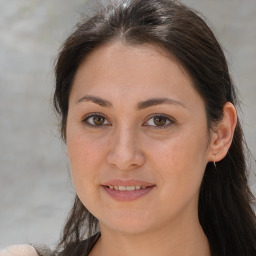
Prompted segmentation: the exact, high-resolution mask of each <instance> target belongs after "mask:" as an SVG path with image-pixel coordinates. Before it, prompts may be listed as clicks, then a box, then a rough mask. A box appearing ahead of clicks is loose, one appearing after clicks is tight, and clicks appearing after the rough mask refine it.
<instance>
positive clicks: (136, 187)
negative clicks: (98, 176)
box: [102, 180, 156, 201]
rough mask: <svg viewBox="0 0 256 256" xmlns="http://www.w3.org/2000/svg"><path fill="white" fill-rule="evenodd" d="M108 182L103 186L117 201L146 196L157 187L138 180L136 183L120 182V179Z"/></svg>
mask: <svg viewBox="0 0 256 256" xmlns="http://www.w3.org/2000/svg"><path fill="white" fill-rule="evenodd" d="M108 183H109V184H104V185H102V188H103V190H104V191H105V192H106V193H107V194H108V195H109V196H110V197H111V198H112V199H114V200H117V201H131V200H135V199H138V198H141V197H144V196H146V195H147V194H149V193H150V192H151V191H152V190H153V189H154V188H155V187H156V185H154V184H150V183H145V182H140V184H138V183H139V182H138V181H136V182H134V183H136V184H132V182H131V181H129V182H120V180H118V181H115V182H108ZM113 183H114V184H113ZM120 183H121V185H120ZM125 183H126V184H125ZM127 183H128V184H127Z"/></svg>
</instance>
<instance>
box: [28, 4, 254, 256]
mask: <svg viewBox="0 0 256 256" xmlns="http://www.w3.org/2000/svg"><path fill="white" fill-rule="evenodd" d="M119 2H120V1H119ZM236 104H237V98H236V94H235V89H234V86H233V84H232V81H231V78H230V75H229V71H228V67H227V63H226V59H225V57H224V54H223V52H222V50H221V47H220V46H219V44H218V42H217V41H216V39H215V37H214V35H213V33H212V32H211V30H210V29H209V28H208V27H207V25H206V24H205V22H204V21H203V19H202V18H201V17H199V16H198V15H197V14H195V13H194V12H192V11H191V10H190V9H188V8H187V7H186V6H184V5H182V4H181V3H178V2H176V1H171V0H169V1H168V0H132V1H125V2H121V3H117V4H115V5H111V6H109V7H108V8H106V9H104V10H102V11H101V12H99V13H97V14H96V15H95V16H93V17H91V18H89V19H87V20H85V21H83V22H81V23H80V24H79V25H78V26H77V28H76V30H75V32H74V33H73V34H72V35H71V36H70V37H69V38H68V39H67V40H66V41H65V43H64V45H63V48H62V50H61V52H60V54H59V57H58V60H57V63H56V88H55V94H54V106H55V108H56V110H57V112H58V113H59V115H60V118H61V134H62V137H63V139H64V141H65V143H66V148H67V155H68V157H69V161H70V169H71V174H72V180H73V183H74V187H75V189H76V193H77V196H76V198H75V202H74V206H73V208H72V210H71V212H70V215H69V218H68V220H67V223H66V225H65V227H64V230H63V234H62V238H61V241H60V243H59V245H58V247H57V249H56V250H55V252H54V253H53V254H54V255H63V256H64V255H90V256H95V255H96V256H101V255H104V256H107V255H137V254H139V255H183V256H186V255H195V256H201V255H202V256H209V255H212V256H228V255H238V256H240V255H241V256H245V255H248V256H253V255H256V219H255V214H254V212H253V210H252V207H251V205H250V203H251V202H252V200H253V199H254V198H253V195H252V193H251V191H250V189H249V187H248V183H247V171H246V162H245V157H244V143H243V133H242V129H241V126H240V123H239V119H238V117H237V113H236V108H235V106H236ZM86 236H89V237H90V238H89V239H87V240H86V239H85V237H86ZM30 249H32V248H30ZM37 251H38V253H39V254H44V253H43V252H40V249H38V248H37ZM45 255H46V254H45Z"/></svg>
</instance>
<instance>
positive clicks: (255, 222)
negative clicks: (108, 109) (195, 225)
mask: <svg viewBox="0 0 256 256" xmlns="http://www.w3.org/2000/svg"><path fill="white" fill-rule="evenodd" d="M120 40H121V41H123V42H125V43H126V44H131V45H138V44H143V43H154V44H157V45H159V46H161V47H162V48H164V49H165V50H166V51H167V52H169V53H171V54H172V55H173V56H175V57H176V59H177V60H178V61H179V62H180V63H181V65H182V66H183V67H184V69H185V70H186V71H187V72H188V74H189V75H190V77H191V78H192V80H193V84H194V86H195V88H196V90H197V91H198V93H199V94H200V95H201V96H202V98H203V99H204V102H205V106H206V113H207V120H208V129H209V130H210V129H213V127H214V124H216V123H217V122H218V121H220V120H221V119H222V115H223V105H224V104H225V103H226V102H231V103H233V104H234V105H237V103H238V102H237V101H238V100H237V98H236V93H235V87H234V85H233V83H232V80H231V78H230V74H229V70H228V66H227V62H226V59H225V56H224V54H223V51H222V49H221V47H220V45H219V43H218V41H217V40H216V38H215V36H214V35H213V33H212V31H211V30H210V29H209V27H208V26H207V25H206V23H205V21H204V19H203V18H202V17H200V15H199V14H197V13H196V12H194V11H192V10H191V9H189V8H187V7H186V6H184V5H183V4H181V3H179V2H177V1H172V0H130V1H128V0H127V1H118V3H116V4H112V5H110V6H108V7H107V8H103V9H102V10H100V11H98V12H97V13H96V14H95V15H94V16H93V17H90V18H88V19H85V20H83V21H81V22H80V23H79V24H78V25H77V27H76V29H75V31H74V32H73V33H72V34H71V35H70V36H69V37H68V39H67V40H66V41H65V42H64V44H63V47H62V50H61V51H60V54H59V56H58V60H57V62H56V69H55V70H56V88H55V94H54V106H55V108H56V110H57V112H58V113H59V115H60V118H61V133H62V136H63V139H64V141H65V130H66V120H67V113H68V99H69V93H70V90H71V87H72V82H73V78H74V75H75V73H76V71H77V69H78V67H79V65H80V63H81V61H82V60H83V59H84V58H85V57H86V56H87V55H88V54H89V53H90V52H92V51H93V50H95V49H97V47H99V46H101V45H104V44H106V43H109V42H111V41H120ZM245 149H246V147H245V144H244V138H243V132H242V129H241V126H240V122H239V120H238V123H237V126H236V129H235V132H234V137H233V142H232V144H231V147H230V149H229V151H228V154H227V155H226V156H225V158H224V159H223V160H221V161H220V162H218V163H217V167H216V168H215V167H214V166H213V164H212V163H208V165H207V166H206V169H205V174H204V178H203V181H202V184H201V189H200V195H199V206H198V214H199V220H200V224H201V226H202V228H203V230H204V232H205V234H206V236H207V238H208V241H209V245H210V250H211V255H212V256H219V255H221V256H234V255H238V256H239V255H240V256H254V255H256V218H255V213H254V212H253V210H252V207H251V204H250V203H252V200H254V197H253V195H252V193H251V191H250V189H249V187H248V182H247V169H246V168H247V167H246V160H245V154H244V151H245ZM97 224H98V221H97V219H96V218H95V217H94V216H93V215H92V214H91V213H90V212H89V211H88V210H87V209H86V207H85V206H84V205H83V204H82V203H81V201H80V200H79V199H78V197H76V199H75V202H74V206H73V208H72V210H71V212H70V215H69V217H68V220H67V222H66V225H65V227H64V230H63V234H62V238H61V241H60V243H59V247H58V248H59V253H58V254H59V255H83V254H82V252H83V244H82V243H81V241H82V240H84V239H85V236H86V235H89V236H90V235H92V234H93V233H95V231H96V229H97Z"/></svg>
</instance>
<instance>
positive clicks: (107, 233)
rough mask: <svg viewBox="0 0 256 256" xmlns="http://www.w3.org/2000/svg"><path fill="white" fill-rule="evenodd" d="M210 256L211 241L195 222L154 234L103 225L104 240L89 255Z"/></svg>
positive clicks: (102, 234)
mask: <svg viewBox="0 0 256 256" xmlns="http://www.w3.org/2000/svg"><path fill="white" fill-rule="evenodd" d="M110 255H111V256H112V255H120V256H130V255H140V256H146V255H147V256H151V255H152V256H153V255H154V256H155V255H158V256H169V255H172V256H210V250H209V244H208V240H207V238H206V236H205V234H204V232H203V230H202V228H201V225H200V224H199V221H198V220H197V221H193V222H191V223H190V224H189V225H188V223H187V222H183V223H179V225H176V227H175V225H173V227H172V229H170V227H169V226H168V227H164V228H161V229H159V230H155V229H154V231H153V232H147V233H146V232H145V233H137V234H125V233H121V232H120V231H114V230H109V229H108V228H106V227H104V225H101V238H100V239H99V241H98V242H97V244H96V245H95V247H94V249H93V251H92V252H91V254H90V256H110Z"/></svg>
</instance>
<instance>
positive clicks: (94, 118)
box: [83, 114, 110, 127]
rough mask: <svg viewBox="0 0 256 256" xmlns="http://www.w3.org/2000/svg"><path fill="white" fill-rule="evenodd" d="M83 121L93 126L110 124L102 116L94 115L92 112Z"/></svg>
mask: <svg viewBox="0 0 256 256" xmlns="http://www.w3.org/2000/svg"><path fill="white" fill-rule="evenodd" d="M83 122H84V123H85V124H87V125H89V126H94V127H97V126H104V125H109V124H110V123H109V122H108V121H107V119H106V118H105V117H104V116H101V115H96V114H93V115H91V116H89V117H87V118H85V119H84V121H83Z"/></svg>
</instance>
